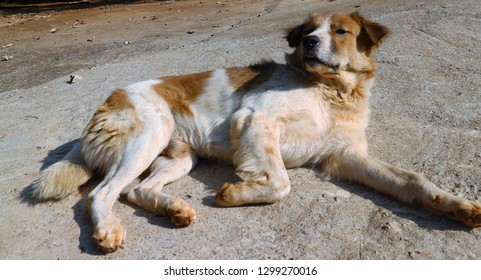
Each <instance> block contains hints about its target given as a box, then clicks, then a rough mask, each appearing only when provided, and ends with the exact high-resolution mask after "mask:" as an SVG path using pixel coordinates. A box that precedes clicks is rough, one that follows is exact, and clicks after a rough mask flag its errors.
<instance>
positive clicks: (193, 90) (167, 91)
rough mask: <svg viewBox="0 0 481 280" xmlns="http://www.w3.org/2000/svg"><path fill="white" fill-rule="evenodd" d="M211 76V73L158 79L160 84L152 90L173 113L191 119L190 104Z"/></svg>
mask: <svg viewBox="0 0 481 280" xmlns="http://www.w3.org/2000/svg"><path fill="white" fill-rule="evenodd" d="M211 75H212V71H208V72H203V73H196V74H189V75H184V76H168V77H162V78H160V80H161V81H162V82H161V83H159V84H156V85H154V86H153V88H154V90H155V91H156V92H157V93H158V94H159V95H160V96H162V97H163V98H164V100H165V101H166V102H167V104H169V106H170V108H171V109H172V110H173V111H174V112H175V113H177V114H179V115H183V116H189V117H193V116H194V114H193V113H192V110H191V109H190V103H191V102H193V101H194V100H195V99H196V98H197V97H198V96H199V95H200V94H201V93H202V91H203V90H204V88H205V84H206V81H207V79H208V78H210V76H211Z"/></svg>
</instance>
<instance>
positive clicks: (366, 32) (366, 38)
mask: <svg viewBox="0 0 481 280" xmlns="http://www.w3.org/2000/svg"><path fill="white" fill-rule="evenodd" d="M350 16H351V18H352V19H354V20H355V21H356V22H357V23H359V25H360V26H361V30H360V34H359V36H357V45H358V48H359V49H360V51H363V52H365V53H366V54H367V55H368V56H369V55H371V53H372V52H373V51H374V50H375V49H376V48H377V47H379V45H380V44H381V43H382V41H383V40H384V38H386V36H387V35H388V33H389V31H388V29H387V28H386V27H384V26H382V25H381V24H379V23H376V22H372V21H369V20H367V19H365V18H363V17H362V16H361V15H359V14H358V13H357V12H354V13H352V14H350Z"/></svg>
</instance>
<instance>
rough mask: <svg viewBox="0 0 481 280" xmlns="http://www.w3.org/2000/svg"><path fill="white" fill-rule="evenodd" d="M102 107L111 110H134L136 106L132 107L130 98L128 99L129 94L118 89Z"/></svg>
mask: <svg viewBox="0 0 481 280" xmlns="http://www.w3.org/2000/svg"><path fill="white" fill-rule="evenodd" d="M102 106H106V107H107V108H108V109H109V110H121V109H126V108H131V109H133V108H134V105H132V103H131V102H130V100H129V98H128V97H127V92H126V91H125V90H123V89H116V90H114V91H112V93H111V94H110V96H109V97H108V98H107V100H105V102H104V105H102ZM102 106H101V108H102ZM99 109H100V108H99Z"/></svg>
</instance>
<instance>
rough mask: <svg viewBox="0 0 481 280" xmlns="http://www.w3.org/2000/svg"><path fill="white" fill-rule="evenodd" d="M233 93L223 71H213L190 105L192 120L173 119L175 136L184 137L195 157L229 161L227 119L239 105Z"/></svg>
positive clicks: (186, 118) (238, 98) (238, 99)
mask: <svg viewBox="0 0 481 280" xmlns="http://www.w3.org/2000/svg"><path fill="white" fill-rule="evenodd" d="M233 91H234V89H233V88H232V86H231V84H230V81H229V77H228V76H227V73H226V71H225V69H217V70H215V71H213V73H212V76H211V77H209V78H208V79H207V81H206V85H205V88H204V89H203V91H202V93H201V94H200V95H199V96H198V98H197V99H196V100H195V101H194V102H193V103H192V104H191V109H192V112H193V114H194V119H195V120H194V121H192V119H191V118H190V117H183V116H175V120H176V123H177V124H180V125H177V126H176V128H178V129H177V130H176V134H178V135H180V136H182V137H184V139H186V140H187V142H188V143H190V144H191V145H192V146H193V147H194V148H195V149H196V150H197V152H198V153H199V154H201V155H203V156H214V157H218V158H221V159H226V160H229V159H230V154H228V152H229V150H230V141H229V134H228V131H229V125H230V118H231V116H232V114H233V112H234V111H235V110H236V109H237V108H238V107H239V104H240V96H236V95H233V94H232V92H233Z"/></svg>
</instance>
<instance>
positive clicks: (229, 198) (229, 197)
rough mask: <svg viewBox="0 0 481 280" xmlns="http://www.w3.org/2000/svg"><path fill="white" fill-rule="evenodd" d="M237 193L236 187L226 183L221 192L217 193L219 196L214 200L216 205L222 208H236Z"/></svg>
mask: <svg viewBox="0 0 481 280" xmlns="http://www.w3.org/2000/svg"><path fill="white" fill-rule="evenodd" d="M236 192H237V190H236V188H235V185H233V184H231V183H224V185H222V187H221V188H220V189H219V191H217V195H216V196H215V200H214V203H215V205H216V206H221V207H228V206H236V205H237V203H236V201H237V199H236V197H237V196H236Z"/></svg>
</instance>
